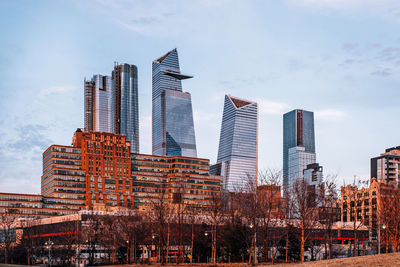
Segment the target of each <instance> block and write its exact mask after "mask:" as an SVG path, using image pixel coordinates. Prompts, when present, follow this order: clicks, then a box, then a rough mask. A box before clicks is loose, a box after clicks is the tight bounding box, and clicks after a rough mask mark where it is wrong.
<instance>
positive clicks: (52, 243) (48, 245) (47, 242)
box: [44, 238, 54, 267]
mask: <svg viewBox="0 0 400 267" xmlns="http://www.w3.org/2000/svg"><path fill="white" fill-rule="evenodd" d="M44 245H45V246H46V248H47V249H48V250H49V258H48V260H49V266H50V267H51V247H52V246H53V245H54V242H53V241H51V240H50V238H49V241H46V242H45V243H44Z"/></svg>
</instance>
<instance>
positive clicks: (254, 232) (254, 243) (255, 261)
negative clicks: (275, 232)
mask: <svg viewBox="0 0 400 267" xmlns="http://www.w3.org/2000/svg"><path fill="white" fill-rule="evenodd" d="M249 227H250V229H251V230H253V228H254V224H252V223H251V224H250V225H249ZM252 239H253V240H252V241H251V242H252V251H250V253H252V254H253V265H255V264H257V256H256V230H255V229H254V230H253V237H252ZM249 264H250V263H249Z"/></svg>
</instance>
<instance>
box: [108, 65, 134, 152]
mask: <svg viewBox="0 0 400 267" xmlns="http://www.w3.org/2000/svg"><path fill="white" fill-rule="evenodd" d="M112 85H113V90H114V91H113V93H114V96H113V99H114V109H113V111H114V114H113V117H114V126H113V131H112V132H113V133H115V134H123V135H126V139H127V140H128V141H129V142H130V143H131V151H132V153H139V100H138V99H139V98H138V72H137V67H136V66H135V65H129V64H118V65H115V66H114V71H113V72H112Z"/></svg>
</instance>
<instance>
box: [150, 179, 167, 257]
mask: <svg viewBox="0 0 400 267" xmlns="http://www.w3.org/2000/svg"><path fill="white" fill-rule="evenodd" d="M158 190H159V194H158V198H156V199H153V200H152V205H151V208H152V213H151V220H152V222H153V224H154V230H155V233H157V235H158V239H159V252H160V259H159V261H160V263H161V264H164V263H165V244H166V243H167V242H166V241H167V240H166V239H167V237H168V236H169V235H166V233H165V232H166V228H167V226H168V218H169V217H170V214H171V204H170V202H169V200H168V198H167V196H168V195H167V188H166V185H165V183H162V184H161V187H160V188H159V189H158Z"/></svg>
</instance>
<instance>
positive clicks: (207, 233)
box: [204, 231, 216, 265]
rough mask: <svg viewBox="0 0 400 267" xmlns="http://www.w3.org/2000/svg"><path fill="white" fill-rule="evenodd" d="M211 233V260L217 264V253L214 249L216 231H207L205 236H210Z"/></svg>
mask: <svg viewBox="0 0 400 267" xmlns="http://www.w3.org/2000/svg"><path fill="white" fill-rule="evenodd" d="M210 233H211V261H212V263H213V264H214V265H215V254H216V252H215V251H214V250H215V248H214V231H205V232H204V236H206V237H207V236H208V235H209V234H210Z"/></svg>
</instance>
